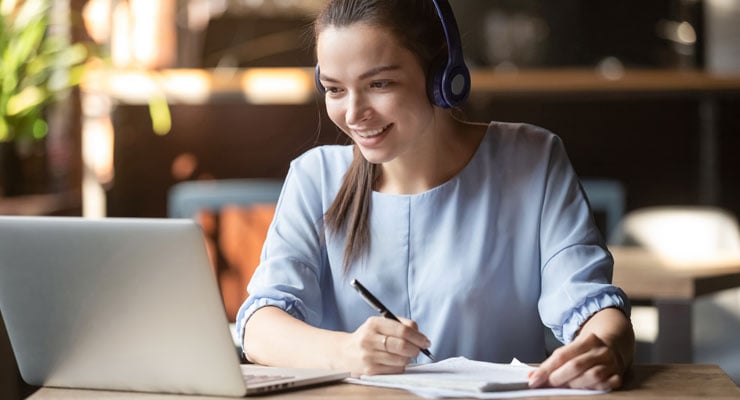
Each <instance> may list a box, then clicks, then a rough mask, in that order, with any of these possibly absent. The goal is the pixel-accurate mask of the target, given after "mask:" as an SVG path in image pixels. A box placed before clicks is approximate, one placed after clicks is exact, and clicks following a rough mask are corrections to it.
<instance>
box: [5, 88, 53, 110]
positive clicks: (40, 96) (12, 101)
mask: <svg viewBox="0 0 740 400" xmlns="http://www.w3.org/2000/svg"><path fill="white" fill-rule="evenodd" d="M47 97H48V96H47V95H46V94H45V93H44V91H43V90H41V89H39V88H38V87H36V86H29V87H27V88H25V89H23V90H22V91H21V92H20V93H18V94H16V95H14V96H11V97H10V98H9V99H8V105H7V110H6V112H7V115H9V116H13V115H18V114H22V113H23V112H25V111H27V110H29V109H32V108H33V107H36V106H38V105H39V104H42V103H43V102H44V100H46V99H47Z"/></svg>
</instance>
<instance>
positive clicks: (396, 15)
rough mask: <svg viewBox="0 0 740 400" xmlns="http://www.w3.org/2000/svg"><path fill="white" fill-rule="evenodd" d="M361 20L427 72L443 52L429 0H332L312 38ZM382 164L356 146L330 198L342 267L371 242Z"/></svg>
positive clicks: (330, 222) (327, 221)
mask: <svg viewBox="0 0 740 400" xmlns="http://www.w3.org/2000/svg"><path fill="white" fill-rule="evenodd" d="M355 23H363V24H367V25H371V26H375V27H379V28H383V29H387V30H388V31H390V32H391V33H392V34H393V36H394V37H395V38H396V40H398V42H399V44H400V45H401V46H403V47H405V48H406V49H408V50H409V51H411V52H412V53H413V54H414V55H415V56H416V57H417V59H418V61H419V63H420V64H421V65H422V67H423V68H424V69H425V70H426V71H427V77H428V74H429V72H428V71H429V69H430V68H431V67H432V65H433V64H434V63H435V62H436V61H435V60H437V59H438V58H440V57H443V56H446V55H447V49H446V46H447V43H446V41H445V38H444V32H443V30H442V26H441V23H440V21H439V17H438V16H437V13H436V10H435V8H434V4H433V3H432V1H431V0H331V1H329V2H328V4H327V5H326V7H325V8H324V9H323V11H322V12H321V13H320V14H319V15H318V17H317V18H316V21H315V24H314V36H315V38H316V39H317V40H318V37H319V35H320V34H321V32H323V31H324V29H326V28H327V27H329V26H334V27H346V26H349V25H352V24H355ZM379 177H380V166H379V165H377V164H372V163H370V162H368V161H367V160H366V159H365V157H363V156H362V154H361V153H360V150H359V149H358V148H357V145H355V146H354V154H353V159H352V163H351V164H350V166H349V169H348V170H347V172H346V173H345V175H344V180H343V181H342V186H341V187H340V188H339V191H338V192H337V196H336V198H335V199H334V202H333V203H332V204H331V206H330V207H329V209H328V210H327V211H326V214H325V215H324V226H325V227H327V228H328V229H329V231H330V233H331V234H334V235H337V234H342V233H345V235H346V244H345V250H344V270H345V272H347V271H349V269H350V265H351V263H352V262H353V261H356V260H357V259H358V258H359V257H360V256H361V255H363V254H364V253H365V252H366V251H367V249H368V247H369V245H370V221H369V216H370V206H371V204H370V203H371V199H372V193H373V189H374V188H375V185H376V183H377V181H378V178H379Z"/></svg>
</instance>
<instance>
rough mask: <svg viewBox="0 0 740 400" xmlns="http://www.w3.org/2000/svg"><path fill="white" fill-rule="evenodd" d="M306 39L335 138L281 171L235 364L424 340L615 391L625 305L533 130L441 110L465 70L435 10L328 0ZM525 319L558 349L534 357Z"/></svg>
mask: <svg viewBox="0 0 740 400" xmlns="http://www.w3.org/2000/svg"><path fill="white" fill-rule="evenodd" d="M315 34H316V44H317V45H316V56H317V59H318V65H317V67H316V81H317V86H318V88H319V91H320V93H322V94H323V95H324V96H325V102H326V110H327V114H328V115H329V117H330V119H331V120H332V122H333V123H334V124H335V125H336V126H337V127H338V128H339V129H340V130H341V131H342V132H344V134H346V135H347V136H348V137H349V138H350V139H351V141H352V145H350V146H322V147H318V148H315V149H312V150H310V151H308V152H307V153H305V154H304V155H302V156H300V157H299V158H297V159H296V160H294V161H293V162H292V164H291V168H290V171H289V173H288V176H287V178H286V181H285V185H284V187H283V190H282V192H281V195H280V200H279V202H278V206H277V208H276V212H275V217H274V220H273V222H272V224H271V226H270V229H269V231H268V234H267V239H266V241H265V244H264V249H263V251H262V256H261V260H260V266H259V267H258V268H257V270H256V271H255V274H254V276H253V278H252V280H251V282H250V284H249V286H248V291H249V294H250V295H249V298H248V299H247V300H246V301H245V302H244V304H243V305H242V307H241V308H240V311H239V314H238V315H237V327H238V328H237V329H238V332H239V335H240V336H241V337H242V338H243V343H242V345H243V349H244V352H245V355H246V356H247V358H248V359H249V360H251V361H254V362H257V363H262V364H268V365H290V366H303V367H307V366H312V367H324V368H337V369H344V370H350V371H351V372H352V374H353V375H361V374H381V373H397V372H401V371H403V370H404V368H405V366H406V365H408V364H409V363H411V362H428V360H427V359H426V358H417V357H418V356H419V352H420V351H421V349H427V348H428V349H429V351H430V352H431V353H432V354H434V355H435V357H437V358H439V359H444V358H448V357H458V356H464V357H467V358H470V359H475V360H483V361H492V362H509V361H510V360H511V359H512V358H513V357H517V358H518V359H520V360H523V361H526V362H541V363H542V366H541V367H540V368H539V369H538V370H537V371H536V372H534V373H533V375H532V377H531V380H530V385H531V386H533V387H541V386H568V387H577V388H600V389H611V388H616V387H619V386H620V385H621V382H622V374H623V373H624V372H625V370H626V368H627V367H628V366H629V365H630V364H631V362H632V354H633V347H634V337H633V333H632V329H631V326H630V324H629V319H628V318H627V316H628V315H629V303H628V300H627V298H626V296H625V294H624V292H622V290H621V289H619V288H618V287H615V286H613V285H611V284H610V277H611V272H612V264H613V263H612V258H611V256H610V254H609V252H608V251H607V249H606V247H605V245H604V242H603V238H602V237H601V236H600V234H599V231H598V228H597V227H596V225H595V223H594V220H593V217H592V216H591V213H590V209H589V206H588V202H587V200H586V197H585V194H584V193H583V191H582V189H581V186H580V184H579V181H578V178H577V176H576V174H575V172H574V171H573V168H572V166H571V165H570V162H569V161H568V157H567V155H566V153H565V150H564V148H563V145H562V142H561V141H560V139H559V138H558V137H557V136H555V135H554V134H552V133H550V132H549V131H547V130H545V129H543V128H539V127H536V126H533V125H528V124H512V123H503V122H495V121H494V122H490V123H475V122H469V121H464V120H462V119H459V118H457V117H456V116H455V114H454V113H453V110H451V108H454V107H455V106H457V105H459V104H460V101H461V100H463V99H464V98H465V97H466V96H467V92H468V90H469V87H470V81H469V74H468V72H467V68H466V67H465V66H464V64H460V62H461V60H462V59H463V57H462V50H461V47H460V45H459V36H458V32H457V28H456V24H455V22H454V16H453V15H452V11H451V8H450V6H449V3H448V2H447V1H445V0H435V1H431V0H332V1H329V2H328V4H327V5H326V7H325V9H324V10H323V11H322V12H321V13H320V14H319V16H318V17H317V19H316V23H315ZM352 278H356V279H357V280H359V281H362V282H363V284H364V285H365V286H367V289H368V291H370V292H372V293H374V294H375V295H376V296H377V297H378V300H379V301H381V302H382V303H383V304H385V305H386V306H387V308H388V309H389V310H390V311H391V312H392V313H393V314H395V315H398V316H399V318H398V320H393V319H388V318H381V317H377V316H375V315H374V310H373V309H371V308H369V307H367V306H366V305H365V304H364V303H363V299H362V298H361V297H360V296H358V295H357V294H356V293H355V292H354V290H353V289H352V288H351V287H350V285H348V282H350V281H351V280H352ZM363 310H364V311H363ZM543 324H544V326H545V327H546V328H547V329H549V330H551V331H552V333H553V334H554V335H555V336H556V337H557V338H558V339H559V340H560V341H562V342H564V343H565V346H563V347H561V348H560V349H559V350H557V351H556V352H555V354H553V355H552V356H551V357H549V358H545V354H546V353H545V335H544V333H545V332H544V329H543ZM306 343H311V346H305V344H306Z"/></svg>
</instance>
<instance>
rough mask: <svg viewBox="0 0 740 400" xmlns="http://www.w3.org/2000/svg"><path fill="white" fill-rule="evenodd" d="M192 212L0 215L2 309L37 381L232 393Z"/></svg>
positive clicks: (234, 379) (233, 379)
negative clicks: (175, 215)
mask: <svg viewBox="0 0 740 400" xmlns="http://www.w3.org/2000/svg"><path fill="white" fill-rule="evenodd" d="M209 265H210V263H209V260H208V257H207V254H206V250H205V245H204V240H203V236H202V233H201V230H200V228H199V227H198V226H197V225H196V224H195V223H194V222H192V221H190V220H162V219H101V220H87V219H82V218H68V217H0V310H1V311H2V315H3V318H4V320H5V323H6V328H7V330H8V334H9V337H10V342H11V345H12V347H13V350H14V352H15V355H16V358H17V360H18V367H19V370H20V372H21V375H22V377H23V379H24V380H25V381H26V382H28V383H30V384H32V385H38V386H57V387H75V388H91V389H112V390H132V391H146V392H160V393H191V394H210V395H226V396H241V395H244V394H245V393H246V391H247V390H246V385H245V383H244V380H243V378H242V373H241V371H240V368H239V360H238V355H237V351H236V349H235V347H234V344H233V340H232V338H231V336H230V333H229V330H228V323H227V320H226V315H225V312H224V309H223V305H222V303H221V298H220V294H219V292H218V287H217V284H216V280H215V276H214V273H213V271H212V270H211V268H210V266H209Z"/></svg>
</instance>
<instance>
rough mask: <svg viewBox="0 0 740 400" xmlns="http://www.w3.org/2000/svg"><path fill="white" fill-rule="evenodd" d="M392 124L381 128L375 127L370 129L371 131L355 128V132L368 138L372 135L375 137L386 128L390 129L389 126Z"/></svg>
mask: <svg viewBox="0 0 740 400" xmlns="http://www.w3.org/2000/svg"><path fill="white" fill-rule="evenodd" d="M390 126H391V124H388V125H386V126H384V127H382V128H380V129H373V130H369V131H360V130H354V129H353V132H354V133H355V134H356V135H357V136H359V137H362V138H365V139H367V138H371V137H375V136H378V135H380V134H381V133H383V132H385V131H386V130H388V128H390Z"/></svg>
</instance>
